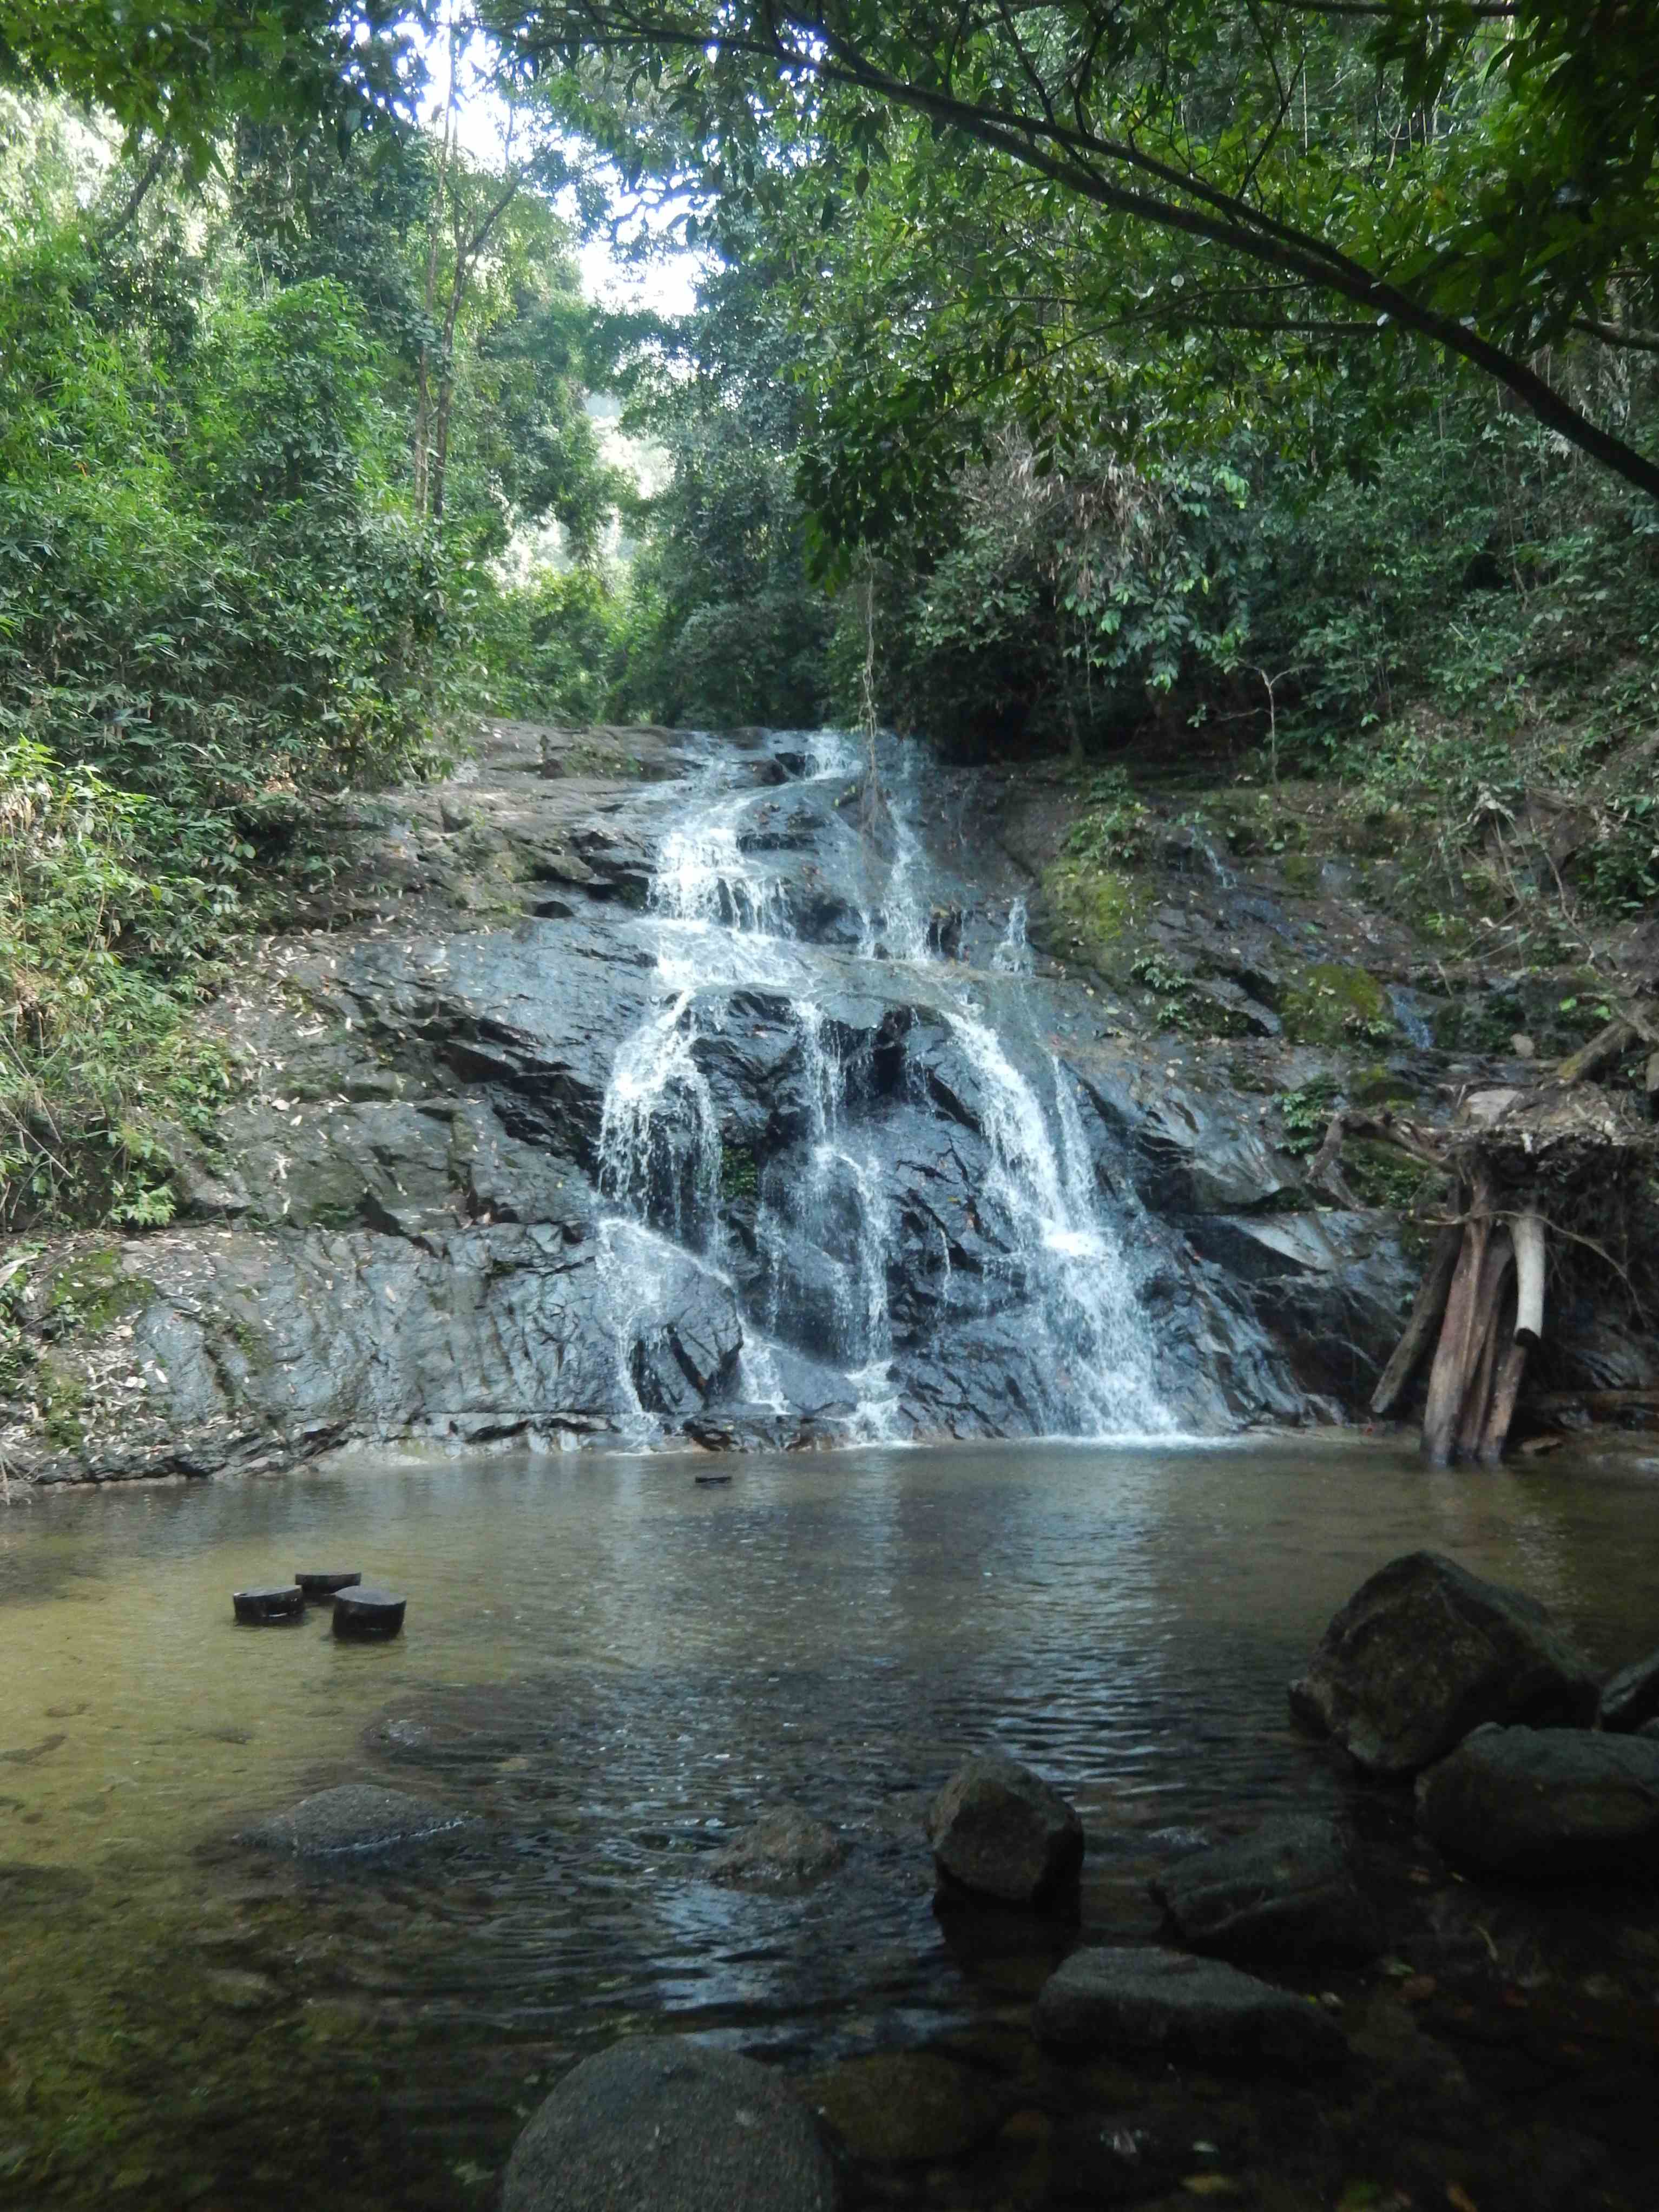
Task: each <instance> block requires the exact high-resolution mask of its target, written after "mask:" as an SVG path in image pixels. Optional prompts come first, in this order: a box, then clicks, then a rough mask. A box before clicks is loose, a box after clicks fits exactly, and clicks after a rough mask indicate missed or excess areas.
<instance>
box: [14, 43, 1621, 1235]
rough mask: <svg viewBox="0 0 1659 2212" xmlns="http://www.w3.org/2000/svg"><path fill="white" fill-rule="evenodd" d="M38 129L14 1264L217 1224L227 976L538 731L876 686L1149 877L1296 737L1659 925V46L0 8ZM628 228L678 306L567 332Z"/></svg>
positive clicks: (19, 432)
mask: <svg viewBox="0 0 1659 2212" xmlns="http://www.w3.org/2000/svg"><path fill="white" fill-rule="evenodd" d="M71 15H72V17H73V21H72V22H71V21H70V17H71ZM185 18H189V19H190V22H189V25H188V29H189V32H190V35H188V36H185V35H182V34H181V33H179V25H180V24H181V23H183V22H184V21H185ZM135 26H137V27H139V28H143V27H145V26H148V33H147V36H148V41H149V43H148V45H146V42H145V40H141V39H139V38H138V37H137V33H136V31H135ZM444 27H447V30H448V34H449V35H448V40H447V46H446V44H445V41H444V40H443V38H442V37H441V36H437V37H435V35H434V33H436V32H441V30H442V29H443V28H444ZM446 54H447V64H448V69H449V72H450V76H451V79H452V81H453V74H454V70H455V67H456V58H457V57H458V55H464V56H465V60H466V66H467V68H468V69H470V70H474V71H479V70H483V71H487V72H493V73H494V76H495V87H496V89H497V90H498V91H502V90H505V91H507V92H510V94H512V99H513V105H512V106H511V108H510V110H507V111H503V112H508V113H510V115H511V117H512V118H513V122H512V131H511V133H510V134H509V135H507V137H506V138H505V140H504V143H503V144H502V147H501V153H500V155H499V157H498V158H497V159H496V160H495V161H492V162H487V163H480V162H477V161H473V160H471V158H469V157H468V156H466V155H465V154H464V153H463V151H462V149H461V146H460V143H459V137H458V131H457V125H458V117H459V106H458V102H457V100H456V98H455V97H453V96H452V97H451V98H450V100H449V101H448V104H447V106H446V105H445V103H444V100H443V99H442V97H441V96H440V97H439V99H438V100H437V101H436V104H435V105H434V104H433V103H432V102H431V101H430V100H428V114H429V116H430V115H435V117H436V120H435V121H432V120H428V123H427V125H425V126H424V127H417V126H416V125H415V123H414V121H413V119H412V118H413V114H414V93H415V89H416V87H417V86H418V85H419V84H420V82H421V81H422V76H423V73H425V74H429V76H430V77H431V79H432V81H433V82H435V84H436V88H437V90H438V93H439V94H440V95H441V94H442V93H443V90H444V83H445V68H446ZM152 56H153V57H154V58H152ZM0 83H9V84H10V86H11V87H12V88H14V89H13V90H12V91H11V92H10V93H4V92H0V101H3V102H4V103H5V104H4V106H3V109H0V446H3V462H0V839H3V848H0V849H3V861H4V866H3V870H0V901H3V908H0V917H3V935H4V941H3V944H0V969H3V972H4V976H5V988H4V1000H5V1003H4V1006H3V1008H0V1177H3V1181H4V1186H5V1191H6V1199H5V1204H4V1212H5V1214H6V1215H8V1216H9V1217H10V1218H21V1217H24V1216H27V1214H29V1213H30V1212H40V1211H41V1210H42V1209H45V1208H49V1207H52V1206H64V1205H71V1204H72V1205H75V1206H82V1207H90V1208H93V1209H94V1210H95V1209H105V1210H108V1211H111V1212H113V1213H114V1214H115V1215H116V1216H117V1218H125V1219H129V1220H138V1221H143V1220H146V1219H154V1218H161V1217H162V1216H164V1215H165V1212H166V1210H167V1205H168V1203H169V1201H168V1200H167V1194H166V1192H165V1190H164V1189H163V1188H161V1176H160V1174H159V1173H157V1172H152V1171H151V1170H150V1169H149V1166H148V1165H147V1162H148V1161H149V1158H151V1156H152V1153H153V1150H154V1147H155V1146H156V1145H157V1144H158V1143H159V1142H160V1141H161V1137H160V1136H159V1135H158V1126H160V1125H164V1124H165V1122H166V1121H167V1118H168V1117H169V1116H175V1117H176V1116H187V1115H191V1114H192V1113H194V1114H197V1115H199V1114H202V1113H204V1112H207V1111H210V1109H211V1104H212V1101H213V1097H214V1095H215V1085H216V1083H218V1082H221V1081H222V1079H223V1077H222V1071H220V1070H218V1069H217V1068H216V1065H215V1063H214V1060H213V1056H212V1054H210V1053H209V1052H207V1051H206V1050H205V1049H204V1048H200V1047H196V1046H189V1045H187V1044H186V1043H185V1040H186V1039H187V1038H188V1037H189V1036H190V1035H191V1030H190V1027H189V1024H188V1022H187V1020H186V1019H185V1014H186V1010H187V1008H188V1006H189V1004H190V1002H191V999H192V998H193V997H194V996H195V995H196V994H198V993H200V992H201V991H202V990H204V989H205V988H209V987H211V983H212V980H213V976H214V973H215V968H214V963H215V962H216V960H217V959H219V958H220V957H222V955H223V953H224V951H225V949H226V947H227V945H228V942H229V941H230V939H231V938H232V937H233V936H234V933H236V932H237V931H238V930H240V929H245V928H246V927H249V926H250V925H252V924H253V923H256V922H257V921H258V920H259V919H260V918H261V917H262V916H265V915H271V914H274V913H275V912H276V911H277V910H279V908H280V906H281V902H282V899H283V886H284V884H285V883H292V882H293V881H295V880H296V879H301V880H302V879H303V877H304V874H305V872H306V871H307V870H308V869H315V868H317V867H319V866H323V865H325V862H324V860H323V859H322V857H321V855H320V854H319V851H318V849H317V848H316V843H315V840H314V837H313V834H312V833H313V825H314V823H316V821H317V820H318V818H319V814H318V809H317V804H316V802H317V800H318V799H319V795H328V794H336V793H342V792H345V791H348V790H349V789H352V788H361V787H363V786H365V785H367V784H373V783H376V782H382V783H383V782H386V781H393V780H395V779H397V778H398V777H399V776H403V775H409V774H411V773H414V772H416V771H417V770H418V769H420V767H421V766H422V763H424V762H425V761H427V760H428V759H429V758H431V757H435V756H436V755H440V754H442V753H443V752H444V751H445V750H447V749H453V747H455V746H457V745H459V744H464V743H465V732H466V728H467V726H468V721H469V718H471V717H472V716H474V715H476V714H477V711H479V710H480V709H483V708H489V709H493V710H495V711H498V712H508V713H520V714H529V715H543V716H550V717H556V718H560V719H592V718H600V717H603V718H608V719H638V720H647V719H649V720H673V721H690V722H698V723H707V724H731V723H737V722H745V721H769V722H775V723H791V724H793V723H806V722H811V721H814V720H817V719H819V718H820V717H821V716H823V715H825V714H850V713H852V712H854V711H855V710H856V708H858V706H859V705H860V702H861V701H862V700H863V699H864V698H865V697H866V695H867V694H868V693H869V692H870V691H871V690H873V695H874V698H875V701H876V703H877V705H878V708H879V711H880V712H881V714H883V716H884V718H885V719H887V720H890V721H892V722H894V723H896V725H898V726H901V727H905V728H913V729H925V730H927V732H929V733H930V734H932V735H933V737H934V738H936V739H938V740H939V741H940V742H943V743H945V744H948V745H951V746H953V747H955V748H957V750H961V751H963V752H964V753H968V754H970V755H973V754H981V755H982V754H987V753H994V754H1000V755H1002V756H1005V757H1006V756H1013V755H1018V754H1019V753H1020V752H1022V751H1024V750H1046V751H1055V752H1059V753H1061V754H1063V755H1067V756H1069V757H1072V758H1073V760H1074V761H1075V762H1076V763H1078V766H1079V777H1080V778H1082V779H1084V781H1080V782H1079V793H1081V794H1083V797H1082V798H1080V801H1079V804H1080V805H1081V806H1082V809H1083V816H1084V818H1083V820H1082V821H1081V823H1080V826H1079V836H1085V838H1091V839H1092V840H1093V845H1094V847H1095V848H1097V853H1098V855H1099V856H1100V857H1102V858H1104V859H1110V858H1111V857H1113V855H1114V854H1118V856H1119V857H1121V856H1122V855H1121V851H1120V848H1126V847H1132V846H1133V839H1134V836H1135V834H1136V819H1137V817H1136V815H1135V811H1134V807H1133V801H1132V800H1131V799H1129V798H1128V797H1127V787H1123V786H1114V787H1112V789H1111V790H1110V791H1107V790H1106V787H1105V786H1104V785H1100V784H1098V781H1097V785H1094V786H1091V784H1090V783H1089V782H1088V781H1087V780H1086V779H1087V778H1088V777H1089V776H1090V775H1094V776H1095V777H1096V778H1097V779H1098V772H1099V769H1100V768H1101V766H1102V764H1103V763H1109V762H1110V761H1111V760H1112V759H1113V758H1115V757H1118V756H1120V755H1121V752H1122V750H1123V748H1124V747H1125V746H1126V744H1130V743H1131V742H1132V741H1133V744H1135V745H1136V747H1137V748H1138V749H1139V755H1140V756H1141V757H1145V756H1146V755H1147V754H1148V752H1149V750H1150V752H1151V753H1152V754H1153V755H1156V756H1158V757H1163V758H1165V759H1170V758H1178V757H1181V756H1182V755H1183V754H1184V753H1188V752H1192V751H1200V752H1204V753H1206V754H1212V755H1213V754H1216V753H1220V754H1223V755H1226V756H1229V757H1234V758H1237V757H1243V756H1244V755H1245V754H1247V753H1249V752H1250V751H1251V750H1254V752H1255V754H1256V755H1257V756H1259V761H1260V764H1261V767H1260V772H1261V774H1263V775H1266V776H1267V778H1268V780H1269V781H1271V782H1272V783H1273V784H1274V785H1277V784H1278V783H1279V780H1280V779H1281V777H1285V776H1289V775H1302V776H1314V777H1319V778H1326V779H1333V780H1334V781H1336V782H1337V783H1339V784H1340V785H1341V786H1343V787H1346V788H1351V789H1358V790H1361V791H1363V792H1364V793H1368V794H1370V797H1371V798H1372V799H1376V801H1377V802H1378V803H1379V804H1381V805H1396V806H1403V807H1404V808H1405V809H1406V810H1407V811H1406V814H1405V816H1404V817H1402V818H1404V819H1407V820H1413V821H1421V822H1424V823H1427V824H1428V825H1429V826H1430V827H1431V829H1432V832H1433V835H1434V836H1435V837H1437V838H1438V839H1440V840H1441V841H1443V842H1445V841H1448V840H1449V841H1452V842H1455V841H1457V840H1459V839H1462V840H1464V841H1465V842H1468V844H1469V845H1470V846H1471V848H1473V847H1474V845H1475V844H1477V843H1480V842H1481V841H1483V840H1484V841H1486V842H1490V839H1491V836H1492V832H1493V829H1494V825H1497V827H1498V829H1499V830H1500V831H1501V830H1502V829H1503V828H1504V825H1506V824H1507V825H1508V829H1509V830H1510V833H1512V834H1511V836H1510V843H1509V844H1508V845H1506V846H1504V866H1505V867H1506V868H1508V870H1509V882H1510V889H1511V890H1514V889H1515V887H1516V884H1519V883H1520V882H1521V881H1522V878H1524V879H1525V880H1526V881H1527V882H1528V884H1537V885H1541V886H1542V887H1544V888H1546V889H1547V890H1550V891H1551V894H1552V896H1554V894H1555V893H1556V892H1559V894H1560V897H1559V899H1557V900H1556V908H1555V909H1553V910H1559V911H1566V910H1567V908H1566V907H1563V904H1562V902H1563V901H1565V902H1567V906H1568V907H1570V908H1571V912H1573V913H1578V914H1581V915H1588V916H1592V917H1598V918H1600V919H1601V921H1617V920H1620V919H1626V920H1630V919H1640V918H1641V917H1643V916H1644V915H1648V914H1650V912H1651V910H1652V908H1653V907H1654V904H1655V902H1656V899H1659V797H1656V778H1655V773H1654V761H1655V746H1656V743H1659V738H1656V735H1655V732H1656V729H1659V696H1656V676H1655V672H1654V662H1655V655H1654V644H1655V639H1656V635H1659V461H1656V459H1655V458H1654V456H1655V455H1656V453H1659V327H1656V326H1659V306H1656V299H1655V278H1656V270H1655V252H1656V245H1655V241H1656V239H1659V222H1656V217H1659V186H1656V173H1655V172H1656V158H1659V22H1656V20H1655V11H1654V9H1652V8H1651V7H1650V6H1649V5H1646V4H1632V3H1631V0H1626V4H1620V5H1616V6H1596V7H1591V8H1588V9H1583V8H1578V9H1568V8H1566V7H1565V6H1564V5H1560V4H1558V3H1557V0H1518V4H1516V6H1514V7H1510V6H1507V5H1506V6H1503V7H1498V6H1487V5H1483V4H1480V0H1467V4H1460V5H1458V6H1455V7H1440V8H1436V9H1428V8H1425V7H1424V6H1421V5H1419V4H1417V0H1379V4H1378V5H1377V6H1376V7H1375V8H1370V7H1368V8H1366V9H1348V8H1331V7H1328V6H1321V5H1317V4H1314V0H1305V4H1304V0H1287V4H1283V5H1279V6H1275V7H1273V8H1268V9H1263V8H1261V7H1260V6H1257V5H1255V4H1254V0H1239V4H1237V5H1231V4H1228V5H1222V6H1219V7H1218V6H1215V5H1213V4H1206V5H1200V4H1198V0H1181V4H1178V5H1174V6H1171V5H1167V4H1166V5H1159V6H1157V7H1153V6H1152V5H1150V4H1147V5H1140V4H1133V0H1122V4H1115V5H1104V4H1091V0H1061V4H1055V5H1053V6H1048V7H1043V8H1036V9H1021V10H1016V11H1009V10H1006V9H999V8H995V7H986V8H981V7H978V6H974V5H970V6H968V7H963V8H958V7H954V6H953V7H952V8H951V9H945V10H939V9H933V8H930V7H927V6H925V5H910V4H908V3H907V4H905V5H902V6H899V7H885V6H884V7H878V6H875V5H873V4H866V0H842V4H840V5H836V6H832V7H828V8H822V9H775V8H768V9H763V10H749V9H743V8H732V7H730V6H726V7H722V8H721V9H719V10H715V11H703V10H700V9H697V8H696V7H691V6H679V5H649V6H647V5H637V6H635V5H619V6H611V5H606V4H592V5H574V6H564V5H558V4H548V0H480V4H479V6H478V7H477V10H476V12H475V11H473V10H470V9H463V8H461V7H459V6H457V7H455V8H453V9H446V10H443V11H441V20H440V11H438V10H437V9H433V8H429V7H428V8H426V9H422V8H404V7H399V6H397V5H394V4H392V0H361V4H357V5H354V6H350V7H345V6H340V5H336V4H334V3H333V0H283V4H282V5H280V6H278V5H271V4H264V0H197V4H196V5H195V6H194V7H192V8H190V9H182V8H172V7H170V8H163V7H162V6H161V4H160V0H141V4H137V5H134V6H130V7H128V8H126V9H118V8H116V7H115V6H114V5H113V4H112V0H111V3H110V4H103V0H98V4H89V5H87V6H84V7H78V8H76V9H75V10H73V11H64V10H62V9H57V8H55V7H52V6H47V7H41V6H38V5H33V4H28V0H0ZM427 89H428V93H430V91H431V90H432V84H431V83H428V88H427ZM123 133H125V137H124V138H123V137H122V134H123ZM624 189H625V191H626V194H627V195H628V196H629V197H630V200H631V202H632V204H638V201H639V200H640V198H641V197H643V198H644V200H645V201H647V203H649V202H651V201H653V200H654V201H655V202H656V203H657V204H658V206H659V211H660V219H659V234H664V235H665V236H667V237H668V239H669V240H671V243H672V244H674V245H675V246H681V247H684V246H691V247H692V248H694V249H695V250H696V252H699V253H700V255H701V257H702V267H703V271H704V276H703V283H702V290H701V295H700V301H699V305H698V307H697V308H696V312H695V313H693V314H692V315H690V317H688V318H686V319H683V320H681V321H679V322H678V323H673V324H669V323H664V322H662V321H660V320H659V319H653V318H651V317H647V316H635V317H632V318H618V317H615V316H605V315H601V314H599V313H597V312H596V311H595V310H593V309H592V307H588V306H586V305H585V304H584V303H583V301H582V300H581V298H580V294H579V291H578V289H577V285H576V281H575V277H574V270H573V267H572V264H571V260H570V258H569V253H570V247H571V244H572V239H571V235H570V234H569V232H568V230H567V228H566V227H565V224H564V222H562V220H561V218H560V216H559V215H558V214H556V212H555V205H554V203H555V199H556V197H557V196H558V195H560V194H561V193H562V194H563V195H564V197H562V198H560V199H559V201H558V204H559V205H560V206H561V207H562V208H564V209H566V210H567V211H568V210H572V209H574V210H576V211H577V212H578V213H579V214H580V216H582V217H584V218H585V219H586V221H587V222H589V223H590V224H591V225H596V226H598V227H600V228H603V226H604V224H605V221H606V220H607V218H608V216H610V215H611V212H613V210H614V205H615V204H616V202H617V198H618V196H619V195H621V194H623V191H624ZM600 390H605V391H609V392H613V393H616V394H619V395H620V396H621V397H622V398H623V401H624V403H625V411H624V413H623V418H622V422H623V429H624V431H625V432H627V433H629V434H630V435H632V437H633V438H634V439H635V440H636V441H639V447H638V448H636V450H640V449H643V450H645V451H646V452H647V453H648V454H649V455H650V459H651V465H650V471H649V473H650V474H651V475H652V476H653V477H654V479H655V480H656V481H655V488H654V489H653V494H652V495H651V496H649V497H645V496H643V495H641V492H640V491H639V489H638V488H637V486H636V485H635V484H634V483H629V481H627V480H626V479H625V478H624V477H623V476H622V475H620V474H619V473H618V472H617V471H616V470H615V469H614V468H611V467H610V466H608V465H607V464H606V462H605V459H604V457H603V454H602V452H601V448H600V444H599V440H598V438H597V436H596V433H595V429H594V426H593V423H592V420H591V418H590V416H589V414H588V413H587V412H586V410H585V408H584V404H583V403H584V399H585V398H586V396H587V395H589V394H592V393H593V392H597V391H600ZM550 524H556V526H557V530H556V533H554V536H553V538H550V535H549V531H548V526H549V525H550ZM555 545H556V557H555V558H550V557H549V555H550V549H551V548H552V547H553V546H555ZM1091 788H1095V789H1097V794H1098V793H1103V794H1104V795H1103V796H1098V795H1097V801H1091V800H1089V799H1087V796H1086V794H1087V793H1088V792H1089V791H1090V790H1091ZM1569 815H1570V816H1571V823H1572V827H1571V834H1569V835H1559V834H1557V831H1558V830H1559V824H1560V823H1561V822H1562V820H1563V819H1564V818H1565V817H1567V816H1569ZM1546 816H1547V817H1548V821H1549V823H1551V824H1553V825H1554V827H1553V828H1551V829H1550V831H1549V834H1548V835H1547V836H1545V835H1543V834H1542V833H1541V832H1539V833H1538V834H1532V833H1534V832H1537V829H1538V823H1539V822H1540V821H1541V819H1542V818H1543V817H1546ZM1517 825H1518V826H1517ZM1528 835H1531V836H1532V842H1531V844H1530V845H1529V846H1528V848H1527V857H1526V859H1525V862H1524V865H1523V866H1520V867H1519V870H1518V872H1517V868H1516V865H1515V864H1516V855H1517V854H1519V853H1520V851H1521V847H1522V844H1524V843H1525V842H1526V838H1527V836H1528Z"/></svg>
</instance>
